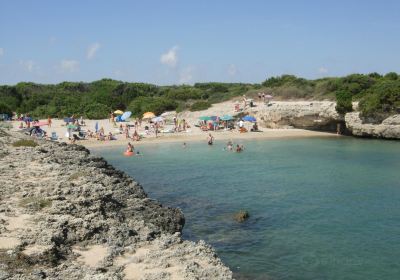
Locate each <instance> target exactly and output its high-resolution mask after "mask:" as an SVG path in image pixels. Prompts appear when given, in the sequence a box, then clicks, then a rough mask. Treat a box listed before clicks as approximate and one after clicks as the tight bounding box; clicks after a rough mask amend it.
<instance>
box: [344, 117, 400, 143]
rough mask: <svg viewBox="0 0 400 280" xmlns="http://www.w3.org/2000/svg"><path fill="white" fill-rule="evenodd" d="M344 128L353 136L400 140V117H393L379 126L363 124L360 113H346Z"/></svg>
mask: <svg viewBox="0 0 400 280" xmlns="http://www.w3.org/2000/svg"><path fill="white" fill-rule="evenodd" d="M345 119H346V126H347V128H348V129H349V130H350V131H351V133H352V134H353V135H355V136H360V137H375V138H385V139H400V115H393V116H391V117H389V118H387V119H385V120H383V121H382V123H381V124H372V123H363V121H362V119H361V118H360V113H358V112H355V113H347V114H346V116H345Z"/></svg>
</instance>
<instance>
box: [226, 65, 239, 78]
mask: <svg viewBox="0 0 400 280" xmlns="http://www.w3.org/2000/svg"><path fill="white" fill-rule="evenodd" d="M237 72H238V71H237V69H236V65H235V64H230V65H229V67H228V75H229V76H235V75H236V74H237Z"/></svg>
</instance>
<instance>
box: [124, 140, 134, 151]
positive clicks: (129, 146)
mask: <svg viewBox="0 0 400 280" xmlns="http://www.w3.org/2000/svg"><path fill="white" fill-rule="evenodd" d="M133 150H134V148H133V145H132V144H131V142H128V147H127V148H126V152H127V153H133Z"/></svg>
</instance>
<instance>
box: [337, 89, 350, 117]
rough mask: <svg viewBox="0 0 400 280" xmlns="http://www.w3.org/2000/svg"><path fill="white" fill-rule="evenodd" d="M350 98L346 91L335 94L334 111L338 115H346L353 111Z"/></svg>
mask: <svg viewBox="0 0 400 280" xmlns="http://www.w3.org/2000/svg"><path fill="white" fill-rule="evenodd" d="M351 101H352V97H351V95H350V94H349V93H348V92H346V91H338V92H336V111H337V112H338V113H339V114H346V113H347V112H351V111H352V110H353V105H352V103H351Z"/></svg>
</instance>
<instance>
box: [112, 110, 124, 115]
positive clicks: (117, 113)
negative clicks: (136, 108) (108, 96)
mask: <svg viewBox="0 0 400 280" xmlns="http://www.w3.org/2000/svg"><path fill="white" fill-rule="evenodd" d="M123 113H124V112H122V111H121V110H117V111H114V114H116V115H122V114H123Z"/></svg>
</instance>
